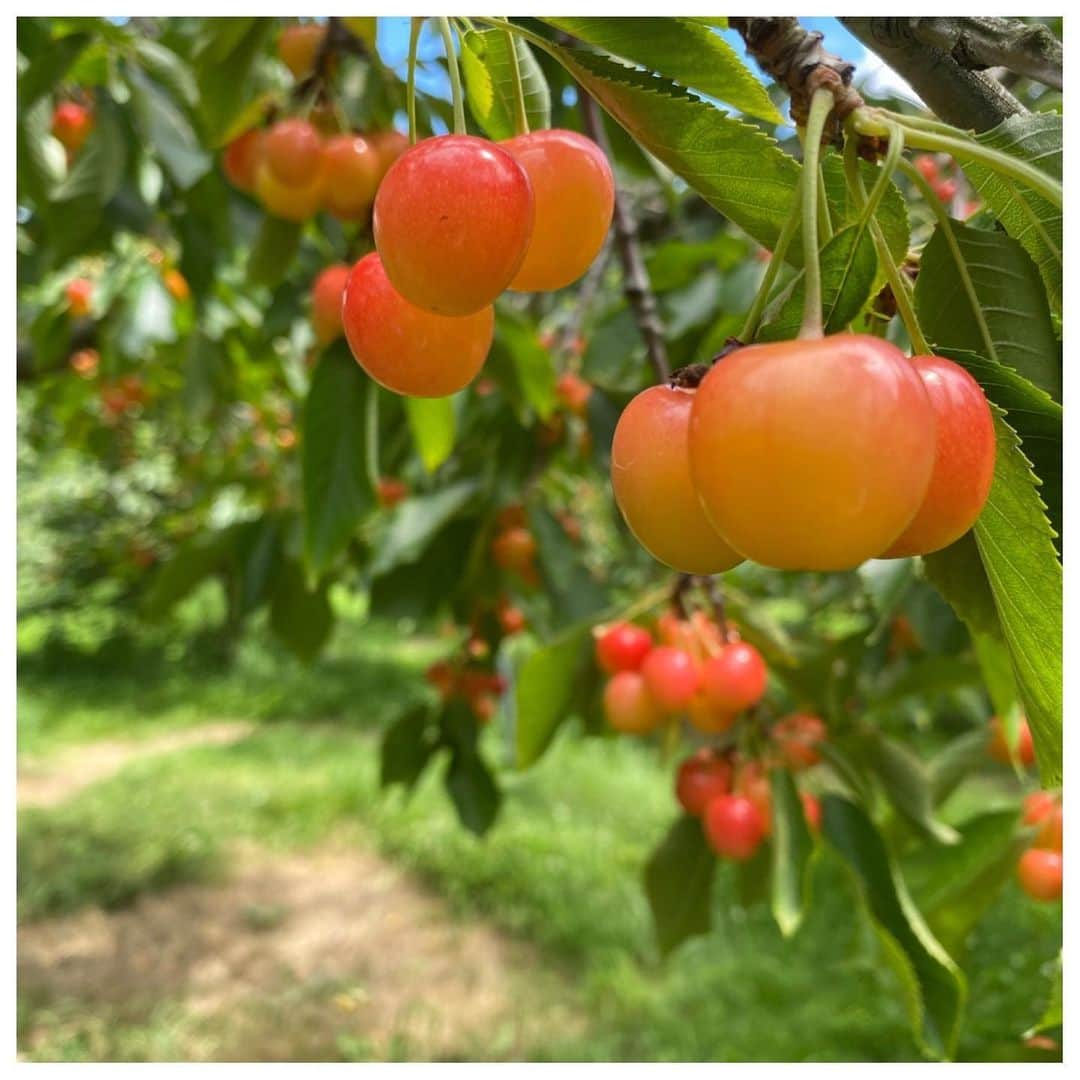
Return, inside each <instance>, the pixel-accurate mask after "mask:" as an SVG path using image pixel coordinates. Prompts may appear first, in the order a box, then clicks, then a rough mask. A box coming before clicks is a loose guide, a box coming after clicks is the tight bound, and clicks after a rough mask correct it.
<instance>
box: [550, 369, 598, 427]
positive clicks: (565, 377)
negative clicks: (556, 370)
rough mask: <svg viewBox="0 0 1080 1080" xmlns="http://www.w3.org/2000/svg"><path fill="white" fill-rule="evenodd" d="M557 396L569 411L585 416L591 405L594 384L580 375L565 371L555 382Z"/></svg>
mask: <svg viewBox="0 0 1080 1080" xmlns="http://www.w3.org/2000/svg"><path fill="white" fill-rule="evenodd" d="M555 396H556V397H557V398H558V399H559V403H560V404H561V405H562V407H563V408H564V409H566V411H567V412H571V413H573V414H574V415H575V416H582V417H583V416H584V415H585V413H586V411H587V410H588V407H589V398H590V397H591V396H592V386H591V385H590V384H589V383H587V382H586V381H585V380H584V379H583V378H582V377H581V376H580V375H575V374H574V372H572V371H564V372H563V373H562V374H561V375H560V376H559V378H558V380H557V381H556V383H555Z"/></svg>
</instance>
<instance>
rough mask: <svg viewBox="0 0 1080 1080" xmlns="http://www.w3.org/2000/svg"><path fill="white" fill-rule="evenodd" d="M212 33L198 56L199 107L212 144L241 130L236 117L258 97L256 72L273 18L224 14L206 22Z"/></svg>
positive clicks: (220, 143) (217, 144)
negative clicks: (226, 16)
mask: <svg viewBox="0 0 1080 1080" xmlns="http://www.w3.org/2000/svg"><path fill="white" fill-rule="evenodd" d="M207 27H208V30H209V36H208V37H207V38H206V39H205V41H204V42H203V46H202V48H201V49H200V51H199V53H198V55H197V57H196V72H197V78H198V82H199V108H200V110H201V113H202V119H203V123H204V125H205V129H206V131H207V134H208V135H209V141H210V145H211V146H221V145H222V144H224V143H225V142H227V141H228V139H229V138H230V137H231V136H233V135H235V134H238V132H236V131H234V130H233V128H234V125H235V123H236V120H237V118H238V117H239V116H240V115H241V114H242V113H243V112H244V111H245V110H246V109H247V108H248V107H249V106H250V105H251V103H252V101H253V100H255V99H256V98H257V97H258V92H257V91H258V87H257V85H256V83H255V79H254V72H255V70H256V66H257V64H258V61H259V59H260V58H261V56H262V54H263V51H264V49H265V46H266V43H267V40H268V38H269V37H270V36H271V35H272V34H273V33H274V31H275V28H276V27H275V22H274V20H273V19H258V18H225V19H213V20H209V21H208V22H207Z"/></svg>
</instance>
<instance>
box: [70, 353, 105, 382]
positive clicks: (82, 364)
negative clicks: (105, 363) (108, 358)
mask: <svg viewBox="0 0 1080 1080" xmlns="http://www.w3.org/2000/svg"><path fill="white" fill-rule="evenodd" d="M68 363H69V364H70V365H71V370H72V371H74V372H75V374H76V375H78V376H79V377H80V378H81V379H92V378H93V377H94V376H95V375H96V374H97V371H98V365H99V364H100V363H101V356H100V354H99V353H98V351H97V349H79V350H78V351H77V352H73V353H72V354H71V356H70V357H69V358H68Z"/></svg>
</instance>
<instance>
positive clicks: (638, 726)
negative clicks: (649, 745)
mask: <svg viewBox="0 0 1080 1080" xmlns="http://www.w3.org/2000/svg"><path fill="white" fill-rule="evenodd" d="M604 715H605V716H606V717H607V722H608V723H609V724H610V725H611V726H612V727H613V728H614V729H615V730H616V731H621V732H624V733H626V734H629V735H647V734H648V733H649V732H650V731H654V730H655V729H656V728H658V727H659V726H660V725H661V724H662V723H663V722H664V714H663V713H662V712H661V711H660V708H659V707H658V706H657V704H656V702H655V701H653V699H652V698H651V697H650V696H649V691H648V690H647V689H646V687H645V680H644V678H642V676H641V674H640V672H637V671H619V672H616V674H614V675H612V676H611V678H610V679H608V681H607V685H606V686H605V687H604Z"/></svg>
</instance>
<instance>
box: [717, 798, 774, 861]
mask: <svg viewBox="0 0 1080 1080" xmlns="http://www.w3.org/2000/svg"><path fill="white" fill-rule="evenodd" d="M704 821H705V836H706V837H707V838H708V841H709V844H710V846H711V847H712V849H713V851H715V852H716V853H717V855H722V856H724V857H726V858H729V859H737V860H739V861H740V862H741V861H744V860H746V859H749V858H751V857H752V856H753V855H754V852H756V851H757V849H758V847H759V845H760V844H761V841H762V840H763V839H764V838H765V822H764V819H763V818H762V816H761V811H760V810H759V809H758V808H757V807H756V806H755V805H754V804H753V803H752V802H751V801H750V800H749V799H748V798H747V797H746V796H745V795H721V796H719V797H718V798H715V799H712V800H710V801H709V804H708V805H707V806H706V807H705V814H704Z"/></svg>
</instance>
